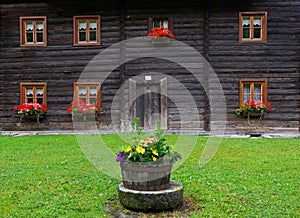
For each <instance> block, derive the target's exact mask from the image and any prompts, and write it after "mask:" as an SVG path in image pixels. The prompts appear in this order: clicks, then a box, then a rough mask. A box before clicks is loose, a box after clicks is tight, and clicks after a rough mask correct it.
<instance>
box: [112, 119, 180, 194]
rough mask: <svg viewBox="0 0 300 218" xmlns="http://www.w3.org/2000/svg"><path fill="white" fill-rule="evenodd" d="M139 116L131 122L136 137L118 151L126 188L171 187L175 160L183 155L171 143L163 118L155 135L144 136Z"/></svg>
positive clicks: (158, 188)
mask: <svg viewBox="0 0 300 218" xmlns="http://www.w3.org/2000/svg"><path fill="white" fill-rule="evenodd" d="M139 120H140V119H139V118H135V119H134V121H133V122H132V123H131V126H132V131H133V133H134V136H133V137H132V143H131V144H130V145H129V146H127V148H126V149H125V150H123V151H121V152H119V153H118V155H117V157H116V161H117V162H120V165H121V169H122V176H123V184H124V186H125V187H126V188H130V189H136V190H152V191H153V190H162V189H166V188H168V187H169V185H170V184H169V183H170V174H171V169H172V162H173V161H176V160H179V159H180V158H181V156H180V154H179V153H177V152H172V151H171V148H170V146H168V145H167V143H166V139H165V135H164V129H163V128H161V124H160V121H158V122H157V129H156V130H154V132H153V135H151V136H148V137H143V136H144V135H143V134H142V130H143V128H142V127H139V126H138V122H139Z"/></svg>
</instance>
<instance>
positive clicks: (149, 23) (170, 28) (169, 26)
mask: <svg viewBox="0 0 300 218" xmlns="http://www.w3.org/2000/svg"><path fill="white" fill-rule="evenodd" d="M154 19H161V20H164V19H168V29H169V30H170V31H171V32H173V17H172V16H168V15H154V16H151V17H149V18H148V32H151V31H152V28H153V22H154Z"/></svg>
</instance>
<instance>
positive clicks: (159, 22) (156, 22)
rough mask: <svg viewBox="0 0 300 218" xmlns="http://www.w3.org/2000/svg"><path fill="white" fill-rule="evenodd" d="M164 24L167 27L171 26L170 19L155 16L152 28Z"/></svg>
mask: <svg viewBox="0 0 300 218" xmlns="http://www.w3.org/2000/svg"><path fill="white" fill-rule="evenodd" d="M161 26H164V28H165V29H168V28H169V19H168V18H156V17H155V18H153V21H152V28H159V27H161Z"/></svg>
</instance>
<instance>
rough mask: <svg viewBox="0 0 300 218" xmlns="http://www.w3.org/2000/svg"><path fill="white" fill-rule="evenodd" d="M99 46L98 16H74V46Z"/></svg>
mask: <svg viewBox="0 0 300 218" xmlns="http://www.w3.org/2000/svg"><path fill="white" fill-rule="evenodd" d="M100 44H101V37H100V16H75V17H74V45H100Z"/></svg>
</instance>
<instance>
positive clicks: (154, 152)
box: [150, 148, 158, 156]
mask: <svg viewBox="0 0 300 218" xmlns="http://www.w3.org/2000/svg"><path fill="white" fill-rule="evenodd" d="M150 150H151V151H152V154H154V155H156V156H158V153H157V151H155V150H154V149H153V148H150Z"/></svg>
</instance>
